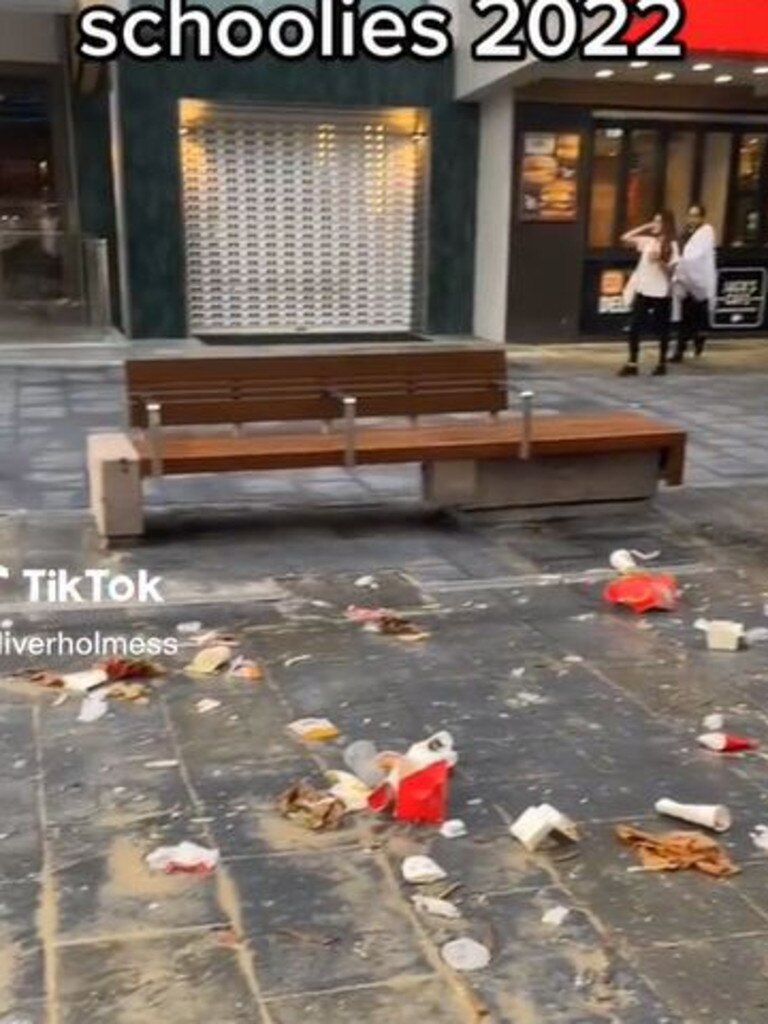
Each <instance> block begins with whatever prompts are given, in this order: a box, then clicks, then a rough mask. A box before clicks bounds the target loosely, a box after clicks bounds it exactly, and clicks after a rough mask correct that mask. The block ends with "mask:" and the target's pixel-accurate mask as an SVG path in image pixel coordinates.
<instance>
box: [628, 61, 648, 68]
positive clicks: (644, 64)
mask: <svg viewBox="0 0 768 1024" xmlns="http://www.w3.org/2000/svg"><path fill="white" fill-rule="evenodd" d="M629 66H630V67H631V68H647V67H648V61H647V60H633V61H632V62H631V63H630V65H629Z"/></svg>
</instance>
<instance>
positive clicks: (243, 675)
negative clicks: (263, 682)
mask: <svg viewBox="0 0 768 1024" xmlns="http://www.w3.org/2000/svg"><path fill="white" fill-rule="evenodd" d="M227 674H228V675H229V676H231V677H232V678H234V679H248V680H250V681H251V682H252V683H257V682H258V681H259V680H260V679H263V678H264V670H263V668H262V667H261V665H259V664H258V663H257V662H255V661H251V660H250V659H249V658H243V657H240V658H235V660H234V661H233V662H232V664H231V665H230V666H229V672H228V673H227Z"/></svg>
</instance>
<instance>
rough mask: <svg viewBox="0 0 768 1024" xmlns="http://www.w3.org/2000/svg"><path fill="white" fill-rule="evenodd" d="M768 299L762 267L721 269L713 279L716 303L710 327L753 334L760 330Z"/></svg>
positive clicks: (766, 274)
mask: <svg viewBox="0 0 768 1024" xmlns="http://www.w3.org/2000/svg"><path fill="white" fill-rule="evenodd" d="M767 299H768V271H766V269H765V268H764V267H723V268H722V269H721V270H719V271H718V275H717V300H716V302H715V306H714V309H713V310H712V317H711V319H712V326H713V327H714V328H718V329H720V330H731V331H734V330H736V331H754V330H757V329H759V328H761V327H762V326H763V322H764V320H765V311H766V300H767Z"/></svg>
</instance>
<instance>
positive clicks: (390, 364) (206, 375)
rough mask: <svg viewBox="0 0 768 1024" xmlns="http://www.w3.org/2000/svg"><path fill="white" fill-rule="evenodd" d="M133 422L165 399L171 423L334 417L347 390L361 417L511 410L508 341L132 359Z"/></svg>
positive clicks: (143, 423)
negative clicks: (464, 346) (408, 348)
mask: <svg viewBox="0 0 768 1024" xmlns="http://www.w3.org/2000/svg"><path fill="white" fill-rule="evenodd" d="M126 381H127V387H128V401H129V408H130V424H131V426H132V427H137V428H145V427H147V426H148V422H147V411H146V405H147V403H148V402H150V403H151V402H159V403H160V405H161V407H162V410H161V419H162V422H163V424H164V425H166V426H192V425H203V424H215V423H219V424H232V423H256V422H268V421H286V420H333V419H338V418H340V417H341V415H342V410H341V402H340V400H339V396H340V395H349V396H354V397H355V398H356V399H357V415H358V416H427V415H433V414H440V413H459V412H484V413H496V412H500V411H502V410H503V409H505V408H506V407H507V387H506V358H505V354H504V350H503V349H501V348H467V349H452V350H439V349H436V350H435V349H433V350H428V349H427V348H426V343H425V350H424V351H419V352H414V351H405V352H404V351H400V352H397V351H392V352H391V353H390V352H385V351H382V350H378V351H376V352H354V353H349V354H346V353H341V354H330V353H328V354H324V355H315V354H312V355H285V356H282V355H281V356H271V355H270V356H252V357H248V358H244V359H241V358H228V357H225V358H202V359H198V358H192V359H187V358H181V359H173V360H171V359H132V360H128V361H127V363H126Z"/></svg>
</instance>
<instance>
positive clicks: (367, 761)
mask: <svg viewBox="0 0 768 1024" xmlns="http://www.w3.org/2000/svg"><path fill="white" fill-rule="evenodd" d="M378 756H379V755H378V751H377V750H376V747H375V745H374V744H373V743H371V741H370V740H355V742H354V743H350V745H349V746H348V747H347V748H346V750H345V751H344V764H345V765H346V766H347V768H349V770H350V771H351V772H352V774H353V775H356V776H357V778H358V779H362V781H363V782H364V783H365V784H366V785H367V786H370V787H371V788H375V787H376V786H379V785H381V783H382V782H383V781H384V779H385V778H386V777H387V773H386V772H385V771H384V770H383V769H382V767H381V766H380V765H379V764H378V763H377V762H378Z"/></svg>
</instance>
